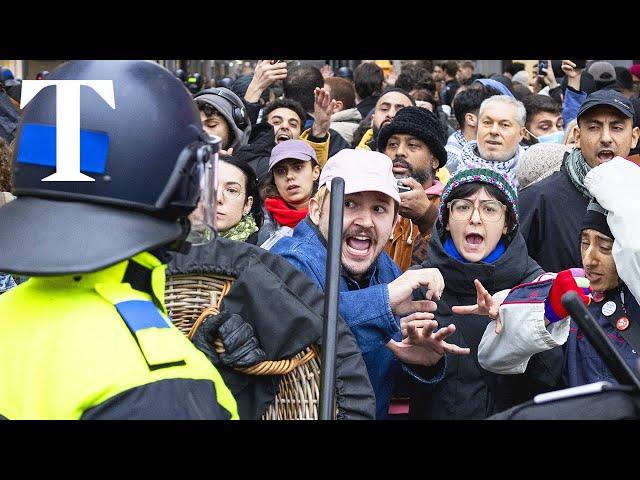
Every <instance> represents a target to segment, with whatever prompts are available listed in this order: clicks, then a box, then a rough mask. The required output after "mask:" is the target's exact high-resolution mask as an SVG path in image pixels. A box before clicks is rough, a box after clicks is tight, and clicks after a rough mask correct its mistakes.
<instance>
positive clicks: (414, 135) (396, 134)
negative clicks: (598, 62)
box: [378, 107, 448, 272]
mask: <svg viewBox="0 0 640 480" xmlns="http://www.w3.org/2000/svg"><path fill="white" fill-rule="evenodd" d="M378 149H379V151H380V152H383V153H384V154H385V155H387V156H388V157H389V158H391V160H392V161H393V174H394V176H395V177H396V179H398V185H402V186H403V187H406V189H407V191H401V192H400V210H399V214H400V219H399V220H398V222H397V223H396V224H395V226H394V228H393V232H392V234H391V239H390V240H389V242H388V243H387V246H386V247H385V251H386V252H387V253H388V254H389V255H390V256H391V258H392V260H393V261H394V262H395V263H396V264H397V265H398V266H399V267H400V270H402V271H403V272H404V271H406V270H407V269H408V268H409V267H410V266H411V265H420V264H421V263H422V262H424V261H425V260H426V255H427V245H428V244H429V239H430V238H431V232H432V229H433V224H434V222H435V220H436V218H437V216H438V206H439V203H440V194H441V193H442V189H443V188H444V184H443V183H442V182H440V181H439V178H438V176H437V175H439V174H440V172H441V170H439V169H442V167H444V164H445V162H446V158H447V156H446V151H445V149H444V131H443V130H442V127H441V126H440V123H439V122H438V119H437V118H436V116H435V115H434V114H433V113H431V112H429V111H428V110H425V109H422V108H420V107H405V108H403V109H402V110H400V111H399V112H398V114H397V115H396V116H395V117H394V118H393V120H392V121H391V122H390V123H388V124H387V125H385V126H384V127H382V129H381V130H380V134H379V135H378ZM447 176H448V175H447Z"/></svg>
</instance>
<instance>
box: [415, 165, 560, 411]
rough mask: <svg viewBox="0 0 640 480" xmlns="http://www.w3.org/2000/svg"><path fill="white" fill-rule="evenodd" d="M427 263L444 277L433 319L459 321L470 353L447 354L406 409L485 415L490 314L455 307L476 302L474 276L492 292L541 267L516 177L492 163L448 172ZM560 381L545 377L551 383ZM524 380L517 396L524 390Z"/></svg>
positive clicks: (459, 334) (458, 339)
mask: <svg viewBox="0 0 640 480" xmlns="http://www.w3.org/2000/svg"><path fill="white" fill-rule="evenodd" d="M422 267H423V268H435V269H438V270H439V271H440V272H441V273H442V276H443V278H444V279H445V287H444V291H443V293H442V296H441V297H440V299H439V301H438V309H437V311H436V313H435V320H436V321H437V322H438V325H441V326H442V327H445V326H448V325H449V324H452V323H455V325H456V327H457V329H456V331H455V332H454V333H453V334H452V335H451V337H452V338H455V342H454V343H455V344H456V345H460V346H463V347H466V348H469V349H470V351H471V354H470V355H469V356H468V357H450V358H449V359H448V364H447V370H446V372H445V376H444V378H443V379H442V380H441V381H440V382H438V383H437V384H434V385H425V386H420V385H417V384H416V385H415V389H414V392H413V394H412V396H411V404H410V411H409V414H410V416H411V418H416V419H482V418H485V417H487V416H489V415H491V414H492V413H495V412H497V411H498V409H497V408H498V407H497V405H496V404H494V400H493V398H492V395H491V392H490V382H488V379H486V378H485V374H484V372H483V371H482V369H481V368H480V366H479V365H478V363H477V361H476V356H477V351H478V345H479V344H480V339H481V338H482V334H483V332H484V330H485V327H486V325H487V324H488V319H487V318H486V317H482V316H480V315H473V316H472V317H460V316H458V315H459V312H458V310H457V308H456V306H459V305H468V304H471V303H474V300H475V299H476V288H475V286H474V279H475V282H478V281H480V282H482V284H483V285H486V286H487V289H489V291H490V292H491V293H495V292H498V291H500V290H503V289H506V288H511V287H513V286H516V285H519V284H522V283H525V282H528V281H530V280H533V279H534V278H536V277H537V276H538V275H540V274H541V273H542V270H541V269H540V267H539V266H538V265H537V264H536V263H535V262H534V261H533V260H532V259H531V258H530V257H529V256H528V255H527V249H526V248H525V243H524V239H523V238H522V236H521V235H520V232H519V228H518V199H517V195H516V192H515V190H514V188H513V187H512V185H511V183H510V182H509V181H507V179H506V178H504V177H503V176H502V175H500V174H498V173H496V172H495V171H493V170H489V169H471V170H464V171H462V172H459V173H458V174H456V175H454V176H453V177H451V179H450V180H449V183H447V186H446V187H445V189H444V191H443V193H442V196H441V202H440V209H439V218H438V223H437V234H434V235H433V236H432V237H431V243H430V245H429V254H428V256H427V261H426V262H425V263H423V264H422ZM418 315H420V314H416V316H414V317H413V318H415V317H417V316H418ZM409 318H412V317H409ZM557 380H558V379H556V378H546V379H545V382H546V384H547V385H548V386H549V387H552V386H555V384H556V381H557ZM543 383H544V382H543ZM536 386H539V385H536ZM525 387H527V385H526V384H525V385H523V386H521V388H520V389H519V390H521V391H518V392H517V393H516V392H514V393H513V396H514V397H523V396H524V397H526V396H527V392H526V390H527V388H525ZM540 388H543V387H542V386H540Z"/></svg>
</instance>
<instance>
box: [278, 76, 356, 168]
mask: <svg viewBox="0 0 640 480" xmlns="http://www.w3.org/2000/svg"><path fill="white" fill-rule="evenodd" d="M323 87H324V77H323V76H322V73H321V72H320V70H318V69H317V68H316V67H313V66H311V65H300V66H297V67H294V68H291V69H289V71H288V73H287V77H286V78H285V79H284V80H283V82H282V89H283V93H284V98H288V99H291V100H295V101H297V102H299V103H300V105H302V108H304V110H305V112H306V120H305V122H304V127H303V130H307V129H309V130H310V135H309V137H308V138H309V140H310V141H312V142H315V143H323V142H328V146H329V150H328V156H329V157H330V156H332V155H335V154H336V153H338V152H339V151H340V150H342V149H343V148H350V145H349V143H348V142H347V141H346V140H345V139H344V138H342V136H340V134H339V133H338V132H336V131H335V130H332V129H331V128H330V122H331V114H333V113H334V112H335V108H336V103H335V100H333V99H331V97H330V96H329V94H328V93H327V92H326V91H325V90H324V88H323ZM320 91H321V92H324V93H325V94H326V95H327V98H328V100H329V101H330V102H331V106H330V109H329V110H328V111H326V109H320V110H319V109H318V102H317V101H318V92H320ZM316 123H318V125H316ZM303 138H307V137H306V136H305V135H303ZM318 158H320V159H321V162H320V163H321V164H323V165H324V162H325V161H326V158H328V157H325V158H321V157H320V156H319V157H318Z"/></svg>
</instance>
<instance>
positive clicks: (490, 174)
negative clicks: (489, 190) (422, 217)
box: [438, 168, 519, 231]
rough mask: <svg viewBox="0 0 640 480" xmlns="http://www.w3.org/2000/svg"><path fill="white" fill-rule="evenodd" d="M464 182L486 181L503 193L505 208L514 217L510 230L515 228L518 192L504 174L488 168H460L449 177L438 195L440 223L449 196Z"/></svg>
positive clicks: (442, 221) (516, 224)
mask: <svg viewBox="0 0 640 480" xmlns="http://www.w3.org/2000/svg"><path fill="white" fill-rule="evenodd" d="M465 183H486V184H488V185H493V186H494V187H496V188H497V189H498V190H500V191H501V192H502V193H504V195H505V197H507V201H508V205H507V208H509V209H510V210H511V211H512V212H513V214H514V215H515V217H516V223H515V224H514V225H513V227H512V231H513V230H515V229H516V228H517V226H518V221H519V220H518V194H517V193H516V191H515V190H514V189H513V187H512V186H511V183H509V181H508V180H507V179H506V178H505V177H504V176H502V175H500V174H499V173H498V172H495V171H494V170H489V169H488V168H473V169H470V170H460V171H459V172H458V173H456V174H455V175H453V176H452V177H451V178H450V179H449V181H448V182H447V185H446V186H445V187H444V190H443V191H442V195H441V197H440V211H439V214H438V219H439V220H440V223H441V224H443V223H444V220H443V217H444V212H445V210H446V208H447V202H448V200H449V196H450V195H451V193H452V192H453V191H454V190H455V189H456V188H458V187H459V186H460V185H464V184H465Z"/></svg>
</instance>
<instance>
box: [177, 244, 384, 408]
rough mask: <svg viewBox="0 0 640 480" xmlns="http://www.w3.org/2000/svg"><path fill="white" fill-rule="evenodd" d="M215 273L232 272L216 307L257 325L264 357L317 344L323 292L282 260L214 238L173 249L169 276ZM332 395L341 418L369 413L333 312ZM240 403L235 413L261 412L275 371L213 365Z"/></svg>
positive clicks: (359, 372) (367, 387)
mask: <svg viewBox="0 0 640 480" xmlns="http://www.w3.org/2000/svg"><path fill="white" fill-rule="evenodd" d="M194 273H216V274H220V275H226V276H232V277H234V278H236V280H235V281H234V282H233V285H232V287H231V290H230V291H229V293H227V295H226V296H225V297H224V299H223V300H222V305H221V311H225V310H227V311H229V312H230V313H237V314H239V315H240V316H241V317H242V318H243V319H244V320H245V321H247V322H248V323H250V324H251V325H252V327H253V329H254V331H255V332H256V337H257V338H258V340H259V342H260V346H261V347H262V349H263V350H264V351H265V353H266V354H267V359H269V360H282V359H285V358H291V357H293V356H294V355H295V354H296V353H298V352H300V351H301V350H303V349H304V348H306V347H307V346H309V345H311V344H313V343H322V342H321V340H322V326H323V311H324V295H323V293H322V291H321V290H320V289H319V288H318V287H317V285H316V284H315V283H314V282H312V281H311V280H310V279H309V278H308V277H307V276H306V275H305V274H304V273H302V272H300V271H298V270H297V269H295V268H294V267H292V266H291V265H290V264H289V263H288V262H287V261H286V260H284V259H283V258H281V257H280V256H278V255H273V254H271V253H269V252H267V251H266V250H263V249H261V248H259V247H255V246H253V245H249V244H247V243H245V242H236V241H233V240H228V239H226V238H218V239H216V241H215V243H214V244H213V245H210V246H206V247H195V248H192V249H191V252H190V253H189V254H188V255H175V257H174V259H173V261H172V262H171V263H170V264H169V266H168V268H167V274H168V275H176V274H194ZM336 351H337V355H336V356H337V360H336V401H337V405H338V418H340V419H373V418H374V417H375V396H374V393H373V389H372V387H371V382H370V381H369V377H368V375H367V369H366V366H365V363H364V360H363V357H362V353H360V349H359V348H358V344H357V343H356V340H355V338H354V336H353V334H352V333H351V330H350V329H349V327H348V326H347V325H346V324H345V322H344V320H342V318H341V317H338V331H337V341H336ZM217 368H218V370H219V371H220V374H221V375H222V377H223V379H224V381H225V384H226V385H227V386H228V387H229V389H230V390H231V392H232V393H233V396H234V398H235V399H236V401H237V403H238V413H239V415H240V418H244V419H259V418H260V417H261V416H262V414H263V413H264V411H265V410H266V408H267V407H268V405H269V404H270V403H271V402H272V400H273V398H274V396H275V395H276V393H277V388H278V383H279V377H277V376H253V375H244V374H241V373H238V372H236V371H235V370H231V369H229V368H226V367H224V366H220V365H218V366H217Z"/></svg>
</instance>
